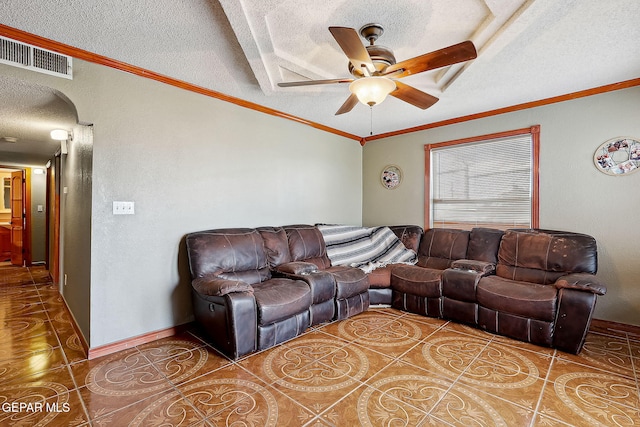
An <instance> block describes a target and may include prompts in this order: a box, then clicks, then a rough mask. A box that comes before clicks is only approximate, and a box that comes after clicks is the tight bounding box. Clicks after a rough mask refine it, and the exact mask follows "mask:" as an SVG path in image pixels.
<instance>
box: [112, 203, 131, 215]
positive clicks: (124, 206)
mask: <svg viewBox="0 0 640 427" xmlns="http://www.w3.org/2000/svg"><path fill="white" fill-rule="evenodd" d="M113 214H114V215H134V214H135V206H134V202H113Z"/></svg>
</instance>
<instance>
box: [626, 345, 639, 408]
mask: <svg viewBox="0 0 640 427" xmlns="http://www.w3.org/2000/svg"><path fill="white" fill-rule="evenodd" d="M625 336H626V338H627V346H628V349H629V357H630V358H631V368H632V371H633V377H634V378H635V380H636V393H637V394H638V399H639V400H640V381H639V380H638V374H639V373H640V372H639V370H640V366H638V367H636V361H635V358H634V357H633V350H632V348H631V338H629V334H625Z"/></svg>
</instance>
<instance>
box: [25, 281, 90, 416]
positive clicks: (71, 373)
mask: <svg viewBox="0 0 640 427" xmlns="http://www.w3.org/2000/svg"><path fill="white" fill-rule="evenodd" d="M29 275H30V276H31V280H32V282H33V286H34V287H35V289H36V292H37V293H38V298H39V299H40V302H41V303H42V305H43V307H44V309H45V313H46V314H47V321H48V322H49V324H50V325H51V328H52V329H53V332H54V334H55V336H56V341H58V346H59V348H60V352H61V353H62V358H63V360H64V366H65V368H66V369H67V374H68V375H69V377H70V378H71V381H72V382H73V386H74V388H73V390H69V391H68V393H71V392H72V391H75V392H76V394H77V396H78V400H79V401H80V405H82V410H83V411H84V415H85V416H86V417H87V420H88V421H89V425H93V424H92V423H91V417H90V416H89V410H88V408H87V404H86V403H85V401H84V399H83V398H82V394H81V393H80V387H78V382H77V381H76V377H75V376H74V375H73V371H72V370H71V364H70V363H69V358H68V357H67V353H66V352H65V351H64V347H63V346H62V341H61V340H60V334H59V333H58V328H56V327H55V326H54V323H53V321H52V320H51V316H50V314H49V307H47V304H45V300H44V299H43V298H42V294H41V292H40V289H39V288H38V286H37V285H36V283H35V280H34V279H33V274H32V273H31V271H30V270H29ZM47 283H49V282H47Z"/></svg>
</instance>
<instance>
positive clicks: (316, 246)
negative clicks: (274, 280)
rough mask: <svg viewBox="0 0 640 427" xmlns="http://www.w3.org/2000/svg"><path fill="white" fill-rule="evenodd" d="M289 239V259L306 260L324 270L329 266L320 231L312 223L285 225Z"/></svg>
mask: <svg viewBox="0 0 640 427" xmlns="http://www.w3.org/2000/svg"><path fill="white" fill-rule="evenodd" d="M283 228H284V230H285V232H286V233H287V239H288V241H289V254H290V255H291V261H306V262H311V263H313V264H315V265H317V266H318V268H319V269H321V270H324V269H326V268H329V267H331V261H329V258H328V257H327V248H326V246H325V244H324V238H323V237H322V233H320V230H318V227H316V226H313V225H287V226H285V227H283Z"/></svg>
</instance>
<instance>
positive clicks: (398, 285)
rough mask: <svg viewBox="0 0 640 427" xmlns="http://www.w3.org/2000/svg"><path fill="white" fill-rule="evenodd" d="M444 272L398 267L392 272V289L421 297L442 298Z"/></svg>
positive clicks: (412, 266)
mask: <svg viewBox="0 0 640 427" xmlns="http://www.w3.org/2000/svg"><path fill="white" fill-rule="evenodd" d="M441 278H442V270H434V269H431V268H423V267H418V266H415V265H398V266H396V267H394V268H393V271H392V272H391V288H392V289H393V290H394V291H395V292H400V293H403V294H410V295H415V296H419V297H428V298H439V297H441V296H442V285H441V283H442V281H441Z"/></svg>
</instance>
